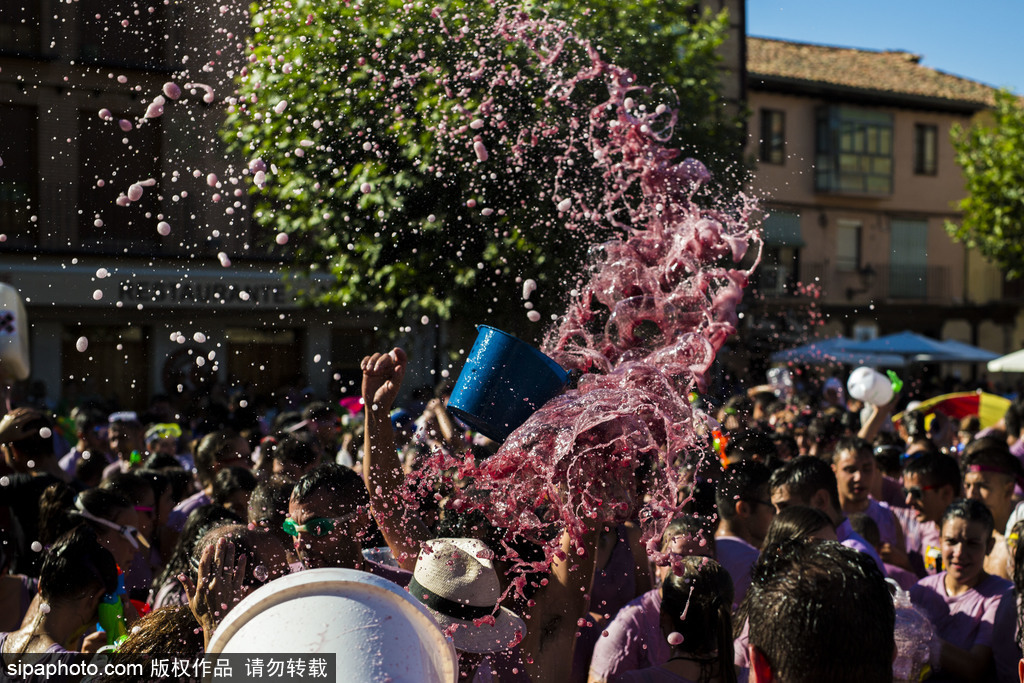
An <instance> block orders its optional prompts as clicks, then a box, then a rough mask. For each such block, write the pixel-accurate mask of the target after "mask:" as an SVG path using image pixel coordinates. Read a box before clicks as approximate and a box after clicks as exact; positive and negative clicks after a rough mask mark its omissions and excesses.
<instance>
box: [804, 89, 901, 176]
mask: <svg viewBox="0 0 1024 683" xmlns="http://www.w3.org/2000/svg"><path fill="white" fill-rule="evenodd" d="M815 159H816V164H815V169H814V187H815V190H817V191H818V192H838V193H853V194H875V195H879V194H892V115H891V114H887V113H885V112H880V111H873V110H870V109H858V108H856V107H841V106H828V107H821V108H819V109H818V116H817V152H816V155H815Z"/></svg>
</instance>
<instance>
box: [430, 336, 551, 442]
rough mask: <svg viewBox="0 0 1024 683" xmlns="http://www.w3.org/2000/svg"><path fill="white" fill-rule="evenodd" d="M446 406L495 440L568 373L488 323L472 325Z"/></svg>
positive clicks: (538, 404)
mask: <svg viewBox="0 0 1024 683" xmlns="http://www.w3.org/2000/svg"><path fill="white" fill-rule="evenodd" d="M477 330H478V332H477V337H476V343H474V344H473V348H472V349H471V350H470V352H469V357H468V358H467V359H466V365H465V366H464V367H463V368H462V372H461V373H460V374H459V381H458V383H456V385H455V389H454V390H453V391H452V395H451V398H450V399H449V400H448V410H449V411H451V413H452V414H453V415H455V416H456V417H457V418H459V419H460V420H462V421H463V422H464V423H466V425H468V426H469V428H470V429H473V430H475V431H478V432H480V433H481V434H483V435H484V436H486V437H488V438H490V439H493V440H495V441H499V442H501V441H504V440H505V439H506V438H508V435H509V434H511V433H512V432H513V431H515V430H516V428H517V427H519V425H521V424H523V423H524V422H526V420H527V418H529V417H530V416H531V415H533V413H534V412H536V410H537V409H538V408H540V407H541V406H542V405H544V404H545V403H547V402H548V401H549V400H550V399H552V398H554V397H555V396H558V395H559V394H560V393H562V391H563V390H564V389H565V385H566V383H567V382H568V381H569V373H568V372H566V371H565V370H564V369H562V367H561V366H560V365H559V364H558V363H556V362H555V361H553V360H551V359H550V358H549V357H547V356H546V355H544V354H543V353H541V352H540V351H538V350H537V349H535V348H533V347H532V346H530V345H529V344H527V343H526V342H524V341H522V340H520V339H517V338H516V337H513V336H512V335H510V334H508V333H506V332H502V331H501V330H498V329H495V328H493V327H488V326H487V325H480V326H478V327H477Z"/></svg>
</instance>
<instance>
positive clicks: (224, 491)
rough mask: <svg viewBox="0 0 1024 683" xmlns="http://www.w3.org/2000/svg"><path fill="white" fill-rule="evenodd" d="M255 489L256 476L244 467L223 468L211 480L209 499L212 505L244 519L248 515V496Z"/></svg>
mask: <svg viewBox="0 0 1024 683" xmlns="http://www.w3.org/2000/svg"><path fill="white" fill-rule="evenodd" d="M255 488H256V475H255V474H253V473H252V470H250V469H248V468H246V467H225V468H224V469H222V470H221V471H220V472H217V476H216V477H214V478H213V491H212V492H211V494H210V498H211V499H212V500H213V504H214V505H220V506H221V507H226V508H227V509H228V510H231V512H233V513H234V514H235V515H237V516H239V517H241V518H243V519H244V518H245V517H246V516H247V515H248V514H249V496H250V495H252V492H253V489H255Z"/></svg>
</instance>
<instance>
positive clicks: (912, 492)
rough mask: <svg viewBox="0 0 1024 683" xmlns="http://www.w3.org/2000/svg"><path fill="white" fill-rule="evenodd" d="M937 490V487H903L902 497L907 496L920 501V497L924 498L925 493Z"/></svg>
mask: <svg viewBox="0 0 1024 683" xmlns="http://www.w3.org/2000/svg"><path fill="white" fill-rule="evenodd" d="M938 488H939V487H938V486H909V487H907V486H904V487H903V497H904V498H906V497H907V496H909V497H911V498H913V499H914V500H921V498H922V496H924V492H925V491H935V490H937V489H938Z"/></svg>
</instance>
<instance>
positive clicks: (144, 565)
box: [100, 470, 163, 600]
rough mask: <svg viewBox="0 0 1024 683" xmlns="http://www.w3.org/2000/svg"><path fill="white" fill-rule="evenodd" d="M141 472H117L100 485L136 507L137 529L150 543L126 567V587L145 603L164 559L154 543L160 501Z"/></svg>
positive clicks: (138, 551) (135, 597)
mask: <svg viewBox="0 0 1024 683" xmlns="http://www.w3.org/2000/svg"><path fill="white" fill-rule="evenodd" d="M139 472H141V470H132V471H131V472H115V473H114V474H113V475H111V476H110V477H108V478H107V479H105V480H104V481H103V484H101V485H100V488H101V489H105V490H107V491H112V492H114V493H116V494H118V495H120V496H121V497H122V498H124V499H125V500H127V501H128V502H129V503H131V504H132V507H133V508H135V512H136V514H137V520H138V524H137V526H138V530H139V533H140V534H142V536H144V537H145V538H146V540H147V541H149V544H148V546H145V547H142V546H140V547H139V548H138V549H137V550H136V551H135V557H134V558H133V559H132V563H131V569H130V570H129V569H128V568H127V567H125V568H124V572H125V577H124V587H125V590H127V591H128V594H129V595H130V596H131V597H132V598H134V599H136V600H145V599H146V595H147V594H148V593H149V589H150V586H151V585H152V583H153V577H154V576H155V575H156V574H157V573H158V572H159V571H160V569H161V567H162V565H163V560H162V559H161V557H160V553H159V551H157V550H155V547H156V543H155V542H154V539H155V533H156V530H157V519H156V515H157V499H156V492H155V491H154V490H153V485H152V483H151V482H150V480H148V479H146V478H145V477H143V476H141V475H140V474H139Z"/></svg>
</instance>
